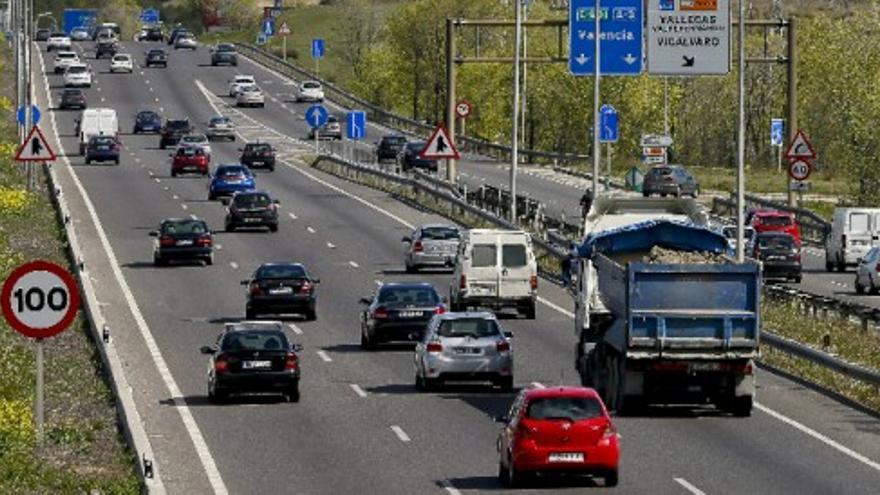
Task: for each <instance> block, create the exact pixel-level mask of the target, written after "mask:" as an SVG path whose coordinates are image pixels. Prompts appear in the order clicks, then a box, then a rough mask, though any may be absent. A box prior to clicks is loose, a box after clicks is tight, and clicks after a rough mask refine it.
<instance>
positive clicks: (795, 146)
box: [785, 129, 816, 160]
mask: <svg viewBox="0 0 880 495" xmlns="http://www.w3.org/2000/svg"><path fill="white" fill-rule="evenodd" d="M785 157H786V158H788V159H789V160H795V159H799V158H816V151H815V150H814V149H813V144H812V143H810V140H809V139H807V136H806V135H805V134H804V131H802V130H800V129H798V131H797V134H795V136H794V139H793V140H792V141H791V144H789V145H788V149H787V150H785Z"/></svg>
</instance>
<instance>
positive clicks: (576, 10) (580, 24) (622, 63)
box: [568, 0, 643, 76]
mask: <svg viewBox="0 0 880 495" xmlns="http://www.w3.org/2000/svg"><path fill="white" fill-rule="evenodd" d="M605 4H607V5H605ZM595 5H596V2H595V0H571V1H570V2H569V6H570V11H569V19H568V32H569V44H568V46H569V55H568V70H569V71H570V72H571V73H572V75H575V76H592V75H593V74H594V73H595V71H596V61H595V60H594V58H595V57H594V54H595V50H596V45H595V39H596V33H595V28H596V17H595V10H596V9H595ZM600 8H601V17H600V18H599V19H600V21H599V31H600V32H599V38H600V40H601V41H600V43H599V49H600V50H601V53H600V58H601V60H600V65H601V67H599V69H600V71H601V74H603V75H610V76H636V75H638V74H640V73H641V72H642V13H643V7H642V0H604V1H603V2H601V4H600Z"/></svg>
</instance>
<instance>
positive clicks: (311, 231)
mask: <svg viewBox="0 0 880 495" xmlns="http://www.w3.org/2000/svg"><path fill="white" fill-rule="evenodd" d="M306 230H308V231H309V234H314V233H315V229H314V228H312V227H306Z"/></svg>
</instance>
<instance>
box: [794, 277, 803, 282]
mask: <svg viewBox="0 0 880 495" xmlns="http://www.w3.org/2000/svg"><path fill="white" fill-rule="evenodd" d="M802 280H803V276H802V275H797V276H795V277H794V283H796V284H799V283H801V281H802Z"/></svg>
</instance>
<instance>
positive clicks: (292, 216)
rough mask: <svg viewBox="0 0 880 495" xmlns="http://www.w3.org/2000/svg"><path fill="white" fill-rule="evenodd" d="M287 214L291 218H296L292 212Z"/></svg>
mask: <svg viewBox="0 0 880 495" xmlns="http://www.w3.org/2000/svg"><path fill="white" fill-rule="evenodd" d="M287 215H288V216H290V219H291V220H296V215H294V214H293V213H288V214H287Z"/></svg>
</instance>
